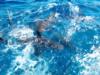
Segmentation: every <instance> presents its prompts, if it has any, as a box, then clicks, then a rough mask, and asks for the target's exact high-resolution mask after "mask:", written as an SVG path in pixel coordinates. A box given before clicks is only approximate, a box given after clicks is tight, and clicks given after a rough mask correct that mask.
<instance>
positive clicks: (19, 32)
mask: <svg viewBox="0 0 100 75" xmlns="http://www.w3.org/2000/svg"><path fill="white" fill-rule="evenodd" d="M33 32H34V31H33V30H32V29H30V28H28V27H18V28H15V29H13V30H12V31H11V32H10V33H9V35H10V36H11V37H14V38H18V39H20V40H27V39H29V38H32V37H33V36H34V34H33Z"/></svg>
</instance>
